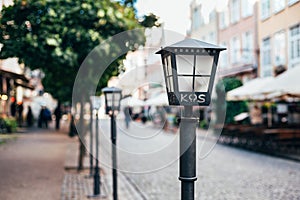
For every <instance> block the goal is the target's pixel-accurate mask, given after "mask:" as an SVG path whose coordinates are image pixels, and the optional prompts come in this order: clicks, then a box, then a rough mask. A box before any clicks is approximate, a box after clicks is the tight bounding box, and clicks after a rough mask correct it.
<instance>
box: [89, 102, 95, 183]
mask: <svg viewBox="0 0 300 200" xmlns="http://www.w3.org/2000/svg"><path fill="white" fill-rule="evenodd" d="M93 110H94V109H93V107H92V106H91V119H90V175H89V177H90V178H91V177H93V166H94V163H93V160H94V158H93V142H94V141H93V120H94V119H93Z"/></svg>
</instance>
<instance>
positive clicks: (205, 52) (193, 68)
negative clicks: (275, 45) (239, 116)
mask: <svg viewBox="0 0 300 200" xmlns="http://www.w3.org/2000/svg"><path fill="white" fill-rule="evenodd" d="M223 50H225V48H224V47H220V46H216V45H213V44H209V43H206V42H202V41H199V40H194V39H185V40H183V41H180V42H177V43H175V44H173V45H170V46H167V47H165V48H162V49H161V50H160V51H158V52H157V54H161V60H162V65H163V71H164V77H165V83H166V89H167V94H168V100H169V104H170V105H175V106H184V112H183V116H182V117H181V124H180V161H179V180H180V181H181V199H182V200H193V199H194V198H195V197H194V196H195V195H194V182H195V181H196V180H197V176H196V126H197V122H198V118H196V117H194V116H193V106H208V105H209V104H210V102H211V93H212V89H213V84H214V79H215V74H216V69H217V63H218V58H219V54H220V51H223Z"/></svg>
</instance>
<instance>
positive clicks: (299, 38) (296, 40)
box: [289, 24, 300, 67]
mask: <svg viewBox="0 0 300 200" xmlns="http://www.w3.org/2000/svg"><path fill="white" fill-rule="evenodd" d="M289 43H290V66H291V67H295V66H296V65H300V24H299V25H297V26H294V27H293V28H291V29H290V41H289Z"/></svg>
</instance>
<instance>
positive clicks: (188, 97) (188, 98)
mask: <svg viewBox="0 0 300 200" xmlns="http://www.w3.org/2000/svg"><path fill="white" fill-rule="evenodd" d="M180 102H182V103H184V102H186V103H195V102H197V103H204V102H205V94H200V95H199V96H197V95H196V94H181V96H180Z"/></svg>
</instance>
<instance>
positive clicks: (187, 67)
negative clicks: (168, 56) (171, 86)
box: [176, 55, 194, 75]
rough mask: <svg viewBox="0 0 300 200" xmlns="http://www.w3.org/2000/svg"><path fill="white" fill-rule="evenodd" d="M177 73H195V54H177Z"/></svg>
mask: <svg viewBox="0 0 300 200" xmlns="http://www.w3.org/2000/svg"><path fill="white" fill-rule="evenodd" d="M176 66H177V74H178V75H180V74H188V75H192V74H193V71H194V70H193V67H194V56H193V55H177V56H176Z"/></svg>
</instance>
